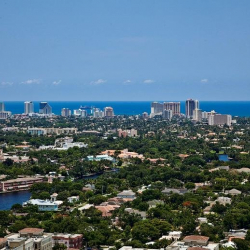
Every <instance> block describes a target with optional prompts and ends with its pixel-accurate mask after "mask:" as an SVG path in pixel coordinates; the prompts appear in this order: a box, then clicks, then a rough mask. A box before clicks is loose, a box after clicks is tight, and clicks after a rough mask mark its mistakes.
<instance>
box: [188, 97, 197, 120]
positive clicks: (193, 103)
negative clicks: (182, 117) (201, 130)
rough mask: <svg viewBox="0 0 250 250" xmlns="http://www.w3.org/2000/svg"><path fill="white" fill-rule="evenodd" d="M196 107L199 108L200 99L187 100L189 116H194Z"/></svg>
mask: <svg viewBox="0 0 250 250" xmlns="http://www.w3.org/2000/svg"><path fill="white" fill-rule="evenodd" d="M195 109H199V101H198V100H193V99H188V100H186V106H185V110H186V117H187V118H193V112H194V110H195Z"/></svg>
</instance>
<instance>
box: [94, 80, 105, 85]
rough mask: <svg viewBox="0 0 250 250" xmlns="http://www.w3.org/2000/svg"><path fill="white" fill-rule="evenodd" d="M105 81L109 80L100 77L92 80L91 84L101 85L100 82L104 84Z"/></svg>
mask: <svg viewBox="0 0 250 250" xmlns="http://www.w3.org/2000/svg"><path fill="white" fill-rule="evenodd" d="M105 82H107V80H103V79H98V80H96V81H92V82H90V84H91V85H100V84H103V83H105Z"/></svg>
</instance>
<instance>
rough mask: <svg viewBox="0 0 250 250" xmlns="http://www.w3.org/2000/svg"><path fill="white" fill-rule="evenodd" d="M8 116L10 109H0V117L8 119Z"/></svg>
mask: <svg viewBox="0 0 250 250" xmlns="http://www.w3.org/2000/svg"><path fill="white" fill-rule="evenodd" d="M10 116H11V112H10V111H0V119H8V118H9V117H10Z"/></svg>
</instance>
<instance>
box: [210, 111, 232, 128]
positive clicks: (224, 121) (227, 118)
mask: <svg viewBox="0 0 250 250" xmlns="http://www.w3.org/2000/svg"><path fill="white" fill-rule="evenodd" d="M231 124H232V116H231V115H221V114H211V115H209V116H208V125H227V126H231Z"/></svg>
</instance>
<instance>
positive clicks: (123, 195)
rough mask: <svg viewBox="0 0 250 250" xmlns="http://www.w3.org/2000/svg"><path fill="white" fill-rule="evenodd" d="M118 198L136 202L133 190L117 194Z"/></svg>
mask: <svg viewBox="0 0 250 250" xmlns="http://www.w3.org/2000/svg"><path fill="white" fill-rule="evenodd" d="M117 197H118V198H123V199H124V198H126V199H131V200H134V199H135V198H136V197H135V193H134V192H133V191H132V190H123V191H122V192H121V193H119V194H117Z"/></svg>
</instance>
